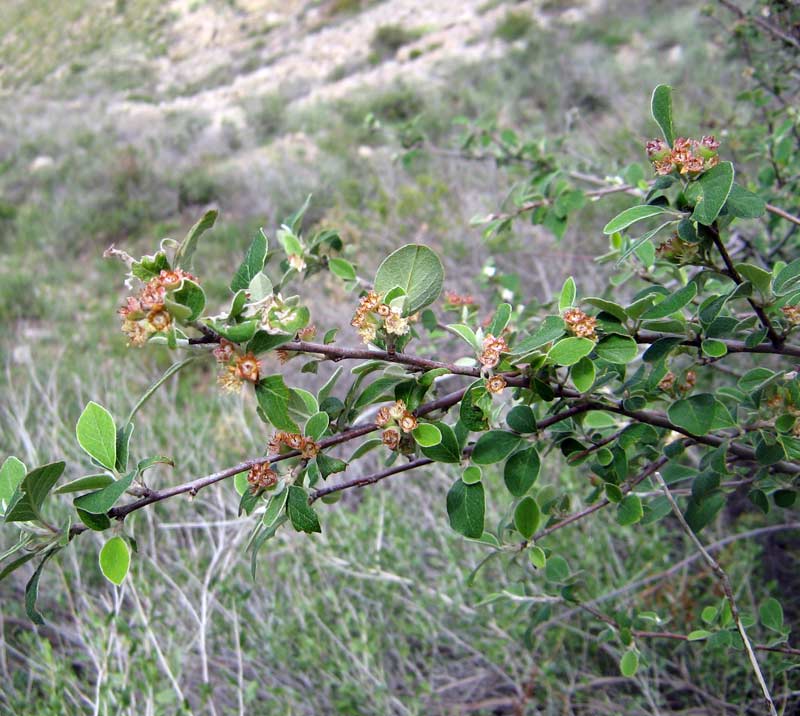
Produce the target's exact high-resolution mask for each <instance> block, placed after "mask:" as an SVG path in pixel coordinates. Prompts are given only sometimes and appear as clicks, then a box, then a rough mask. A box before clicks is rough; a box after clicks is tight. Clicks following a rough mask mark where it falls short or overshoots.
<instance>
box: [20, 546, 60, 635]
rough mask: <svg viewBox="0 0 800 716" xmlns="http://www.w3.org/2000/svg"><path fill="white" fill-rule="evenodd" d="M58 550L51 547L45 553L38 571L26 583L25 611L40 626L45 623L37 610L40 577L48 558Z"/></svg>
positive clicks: (37, 568)
mask: <svg viewBox="0 0 800 716" xmlns="http://www.w3.org/2000/svg"><path fill="white" fill-rule="evenodd" d="M56 552H58V548H55V549H51V550H50V551H49V552H46V553H45V555H44V557H42V561H41V562H39V565H38V566H37V567H36V571H35V572H34V573H33V575H32V576H31V578H30V579H29V580H28V583H27V584H26V585H25V612H26V614H27V615H28V618H29V619H30V620H31V621H32V622H33V623H34V624H38V625H39V626H41V625H42V624H44V619H42V615H41V614H39V612H38V611H37V610H36V600H37V599H38V597H39V579H40V578H41V576H42V570H43V569H44V565H45V564H46V563H47V560H48V559H50V558H51V557H52V556H53V555H54V554H55V553H56Z"/></svg>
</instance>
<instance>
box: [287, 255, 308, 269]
mask: <svg viewBox="0 0 800 716" xmlns="http://www.w3.org/2000/svg"><path fill="white" fill-rule="evenodd" d="M288 260H289V266H291V267H292V268H293V269H294V270H295V271H305V270H306V260H305V259H304V258H303V257H302V256H298V255H297V254H289V259H288Z"/></svg>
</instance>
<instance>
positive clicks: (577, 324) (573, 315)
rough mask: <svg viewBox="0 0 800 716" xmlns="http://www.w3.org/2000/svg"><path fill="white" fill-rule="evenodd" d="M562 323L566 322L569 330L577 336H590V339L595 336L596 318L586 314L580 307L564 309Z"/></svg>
mask: <svg viewBox="0 0 800 716" xmlns="http://www.w3.org/2000/svg"><path fill="white" fill-rule="evenodd" d="M564 323H566V324H567V328H568V329H569V331H570V332H571V333H574V334H575V335H576V336H578V338H590V339H592V340H594V339H596V338H597V334H596V333H595V328H596V327H597V319H596V318H593V317H592V316H587V315H586V314H585V313H584V312H583V311H581V309H580V308H569V309H567V310H566V311H564Z"/></svg>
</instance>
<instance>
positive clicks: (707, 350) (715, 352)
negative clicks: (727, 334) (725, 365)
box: [701, 338, 728, 358]
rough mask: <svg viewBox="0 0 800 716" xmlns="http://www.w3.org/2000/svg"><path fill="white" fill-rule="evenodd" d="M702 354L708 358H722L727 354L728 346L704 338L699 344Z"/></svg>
mask: <svg viewBox="0 0 800 716" xmlns="http://www.w3.org/2000/svg"><path fill="white" fill-rule="evenodd" d="M701 347H702V349H703V353H704V354H705V355H707V356H709V357H710V358H722V356H724V355H725V354H726V353H727V352H728V346H726V345H725V343H724V342H723V341H719V340H717V339H716V338H706V339H704V340H703V342H702V343H701Z"/></svg>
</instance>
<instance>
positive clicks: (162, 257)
mask: <svg viewBox="0 0 800 716" xmlns="http://www.w3.org/2000/svg"><path fill="white" fill-rule="evenodd" d="M167 270H169V261H167V255H166V254H165V253H164V252H163V251H159V252H158V253H156V254H153V255H152V256H142V260H141V261H134V262H133V264H131V274H133V275H134V276H135V277H136V278H138V279H139V280H140V281H143V282H144V283H147V282H148V281H149V280H150V279H152V278H155V277H156V276H158V275H159V274H160V273H161V272H162V271H167Z"/></svg>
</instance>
